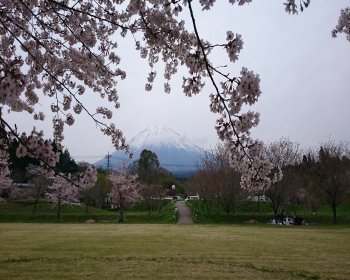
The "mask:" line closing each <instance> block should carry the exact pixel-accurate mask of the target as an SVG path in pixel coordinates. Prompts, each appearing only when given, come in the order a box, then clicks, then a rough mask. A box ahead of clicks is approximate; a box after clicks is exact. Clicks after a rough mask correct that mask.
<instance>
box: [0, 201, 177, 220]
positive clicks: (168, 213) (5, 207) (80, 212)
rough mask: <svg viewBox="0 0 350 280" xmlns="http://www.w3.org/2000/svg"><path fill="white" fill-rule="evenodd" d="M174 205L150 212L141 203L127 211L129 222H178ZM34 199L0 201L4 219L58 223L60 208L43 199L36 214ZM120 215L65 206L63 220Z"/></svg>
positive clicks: (101, 210) (114, 217) (1, 213)
mask: <svg viewBox="0 0 350 280" xmlns="http://www.w3.org/2000/svg"><path fill="white" fill-rule="evenodd" d="M174 207H175V206H174V205H173V204H172V203H169V201H165V202H164V203H163V207H162V208H161V210H160V211H152V212H151V214H150V215H149V212H148V210H147V207H146V205H145V204H144V203H139V204H138V205H136V206H135V207H134V208H132V209H128V210H126V211H125V218H126V221H125V222H126V223H159V224H162V223H175V222H176V220H175V219H174V217H173V212H174ZM32 209H33V200H32V199H29V200H18V201H12V202H7V203H0V223H1V222H5V223H6V222H7V223H11V222H25V223H27V222H34V223H55V222H56V207H55V205H54V204H52V203H49V202H47V201H45V200H41V201H40V202H39V203H38V206H37V212H36V214H33V213H32ZM117 217H118V212H117V211H116V210H106V209H97V208H94V207H89V211H88V213H85V207H84V205H83V204H81V205H64V207H63V209H62V222H64V223H84V222H85V221H86V220H94V221H95V222H97V223H115V222H116V220H117Z"/></svg>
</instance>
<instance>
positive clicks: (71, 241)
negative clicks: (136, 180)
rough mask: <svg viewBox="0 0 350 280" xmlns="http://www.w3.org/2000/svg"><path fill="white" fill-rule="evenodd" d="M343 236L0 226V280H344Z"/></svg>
mask: <svg viewBox="0 0 350 280" xmlns="http://www.w3.org/2000/svg"><path fill="white" fill-rule="evenodd" d="M349 275H350V228H349V227H344V226H332V227H329V226H315V227H281V226H272V225H261V224H260V225H171V224H158V225H156V224H142V225H141V224H47V223H41V224H38V223H0V279H255V280H257V279H284V280H285V279H349Z"/></svg>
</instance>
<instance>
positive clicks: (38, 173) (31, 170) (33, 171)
mask: <svg viewBox="0 0 350 280" xmlns="http://www.w3.org/2000/svg"><path fill="white" fill-rule="evenodd" d="M27 174H28V177H29V178H30V179H29V182H30V183H31V184H33V188H34V193H33V194H34V204H33V214H35V213H36V209H37V205H38V202H39V198H40V196H41V195H42V194H43V193H44V192H45V191H46V190H47V187H48V186H49V185H50V184H51V183H52V180H51V179H50V178H51V177H52V176H53V174H52V172H50V171H49V170H47V169H45V168H42V167H41V166H35V165H29V166H28V167H27Z"/></svg>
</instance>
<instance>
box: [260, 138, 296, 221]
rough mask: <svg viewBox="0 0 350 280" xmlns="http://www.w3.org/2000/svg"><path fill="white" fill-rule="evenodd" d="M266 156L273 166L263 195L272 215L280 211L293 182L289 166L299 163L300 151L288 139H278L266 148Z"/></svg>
mask: <svg viewBox="0 0 350 280" xmlns="http://www.w3.org/2000/svg"><path fill="white" fill-rule="evenodd" d="M265 153H266V156H267V157H268V159H269V161H270V162H271V163H272V165H273V169H272V172H271V174H270V176H271V177H273V178H272V180H271V181H272V184H271V185H270V187H269V188H267V189H266V191H265V194H266V196H267V197H268V198H269V199H270V202H271V206H272V209H273V211H274V214H277V213H278V212H279V211H280V210H281V209H280V207H281V204H282V203H283V202H284V199H285V196H286V193H287V191H288V185H291V181H293V178H291V177H293V175H294V174H291V172H290V171H289V172H288V168H289V167H290V166H295V165H297V164H299V163H300V162H301V149H300V147H299V144H297V143H294V142H292V141H291V140H290V139H288V138H280V139H279V140H278V141H274V142H272V143H270V144H269V145H267V146H266V148H265Z"/></svg>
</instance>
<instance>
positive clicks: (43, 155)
mask: <svg viewBox="0 0 350 280" xmlns="http://www.w3.org/2000/svg"><path fill="white" fill-rule="evenodd" d="M14 139H15V138H12V140H14ZM16 156H17V157H19V158H20V157H25V156H29V157H32V158H36V159H39V161H40V163H41V164H42V165H45V166H47V167H55V166H56V163H57V162H58V161H59V159H60V153H59V152H58V151H57V152H55V151H54V148H53V145H52V140H47V139H44V138H43V132H42V131H37V130H35V128H34V129H33V130H32V132H31V133H30V135H27V134H26V133H22V135H21V136H20V137H19V146H18V148H17V150H16Z"/></svg>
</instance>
